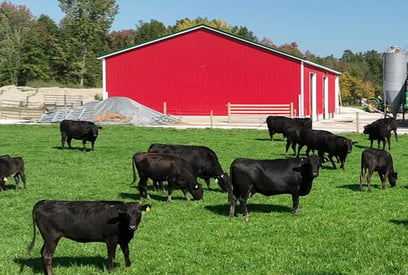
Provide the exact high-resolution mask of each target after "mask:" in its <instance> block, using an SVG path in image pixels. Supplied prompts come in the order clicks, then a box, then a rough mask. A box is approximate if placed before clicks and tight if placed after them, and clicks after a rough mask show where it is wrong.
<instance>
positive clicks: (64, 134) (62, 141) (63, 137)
mask: <svg viewBox="0 0 408 275" xmlns="http://www.w3.org/2000/svg"><path fill="white" fill-rule="evenodd" d="M66 139H67V134H66V133H65V132H61V148H62V149H64V147H65V140H66Z"/></svg>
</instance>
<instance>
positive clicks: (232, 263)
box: [0, 124, 408, 274]
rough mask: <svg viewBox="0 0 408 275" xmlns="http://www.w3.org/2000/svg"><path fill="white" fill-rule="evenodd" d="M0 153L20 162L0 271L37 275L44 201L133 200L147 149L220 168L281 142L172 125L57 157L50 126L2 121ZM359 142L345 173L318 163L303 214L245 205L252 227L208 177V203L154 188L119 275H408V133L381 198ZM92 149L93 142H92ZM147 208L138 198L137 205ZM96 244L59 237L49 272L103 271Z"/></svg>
mask: <svg viewBox="0 0 408 275" xmlns="http://www.w3.org/2000/svg"><path fill="white" fill-rule="evenodd" d="M0 129H1V131H0V141H1V142H0V144H1V147H0V149H1V150H0V154H10V155H12V156H21V157H23V158H24V160H25V165H26V175H27V185H28V188H27V189H26V190H23V189H20V190H18V191H14V190H13V188H14V180H13V179H12V178H10V179H9V182H8V184H7V188H6V191H4V192H2V193H0V205H1V209H2V211H1V212H2V214H1V215H0V236H1V242H0V251H1V253H0V270H1V271H0V273H1V274H17V273H21V274H33V273H34V274H40V273H42V266H41V258H40V248H41V245H42V238H41V236H40V234H39V233H38V231H37V241H36V244H35V246H34V249H33V251H32V253H31V255H26V253H25V249H26V247H27V245H28V244H29V242H30V241H31V238H32V219H31V210H32V207H33V205H34V204H35V203H36V202H37V201H38V200H41V199H61V200H124V201H135V200H136V201H138V200H139V195H138V192H137V189H136V186H135V185H130V184H129V183H130V182H131V181H132V170H131V157H132V155H133V154H134V153H135V152H138V151H146V150H147V148H148V147H149V145H150V144H151V143H177V144H193V145H205V146H208V147H210V148H212V149H213V150H214V151H215V152H216V153H217V155H218V157H219V160H220V163H221V165H222V167H223V168H224V170H226V171H228V170H229V165H230V163H231V162H232V161H233V159H234V158H237V157H249V158H259V159H267V158H284V154H283V153H284V144H285V142H284V140H283V139H282V137H281V135H276V137H275V138H276V140H274V141H273V142H271V141H270V140H269V137H268V133H267V131H264V130H223V129H187V130H181V129H169V128H144V127H134V126H116V125H104V127H103V129H102V131H101V132H100V135H99V137H98V139H97V141H96V144H95V151H88V152H82V151H81V150H80V149H79V148H81V142H80V141H76V140H73V141H72V145H73V147H74V149H72V150H67V149H66V150H61V149H60V135H59V129H58V125H57V124H53V125H0ZM343 136H346V137H349V138H352V139H353V140H355V141H358V144H357V145H356V146H355V147H354V148H353V152H352V153H351V154H350V155H349V156H348V158H347V161H346V165H345V170H344V171H341V170H338V169H337V170H334V169H332V168H331V165H330V163H325V164H323V167H322V168H321V169H320V175H319V177H317V178H316V179H315V180H314V183H313V188H312V191H311V193H310V194H309V195H308V196H305V197H301V198H300V203H299V215H298V216H294V215H293V214H292V211H291V206H292V201H291V197H290V195H277V196H271V197H265V196H262V195H259V194H255V195H254V196H253V197H251V198H249V200H248V211H249V215H250V219H249V221H248V222H246V221H244V220H243V218H242V212H241V208H240V206H239V204H238V205H237V209H236V214H237V216H236V217H234V218H229V217H228V216H227V215H228V210H229V206H228V203H227V195H226V193H222V192H221V191H219V189H218V188H217V184H216V183H215V182H214V181H213V180H212V182H211V190H207V189H206V187H205V184H204V182H203V181H201V182H202V183H203V184H204V185H203V187H204V190H205V191H204V199H203V200H201V201H185V200H184V199H183V196H182V192H181V191H180V190H175V191H174V192H173V202H171V203H166V195H165V194H164V193H162V192H159V191H158V192H153V191H150V194H151V197H152V200H150V201H149V202H148V203H149V204H151V205H152V210H151V211H150V212H147V213H143V218H142V222H141V224H140V226H139V229H138V230H137V232H136V234H135V237H134V239H133V240H132V241H131V242H130V244H129V246H130V259H131V261H132V266H131V267H129V268H126V267H125V264H124V260H123V255H122V252H121V251H120V249H119V248H118V249H117V256H116V264H115V271H114V272H115V273H116V274H125V273H126V274H127V273H129V274H143V273H147V274H194V273H195V274H406V273H408V261H407V259H408V247H407V245H408V234H407V229H408V217H407V216H408V214H407V195H408V184H407V180H406V177H405V174H406V171H407V170H408V161H407V143H408V137H407V136H405V135H404V136H400V138H399V141H398V142H395V140H394V139H393V140H392V150H391V153H392V155H393V158H394V167H395V170H396V171H397V172H398V173H399V180H398V181H397V186H396V187H395V188H390V186H389V185H388V184H387V188H386V190H381V185H380V181H379V178H378V175H377V174H375V175H374V176H373V178H372V192H370V193H368V192H367V191H366V190H367V187H366V185H365V186H364V191H363V192H360V191H359V190H358V185H359V169H360V156H361V152H362V150H363V149H364V148H366V147H367V146H369V141H368V140H367V136H365V135H363V134H343ZM88 148H89V145H88ZM142 202H143V203H146V201H145V200H143V201H142ZM105 258H106V247H105V245H104V244H102V243H85V244H83V243H77V242H73V241H71V240H68V239H62V240H61V241H60V243H59V245H58V246H57V250H56V253H55V255H54V261H53V269H54V272H55V273H56V274H99V273H101V272H106V266H105Z"/></svg>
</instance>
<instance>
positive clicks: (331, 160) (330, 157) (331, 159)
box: [329, 155, 336, 169]
mask: <svg viewBox="0 0 408 275" xmlns="http://www.w3.org/2000/svg"><path fill="white" fill-rule="evenodd" d="M329 160H330V162H331V164H332V166H333V168H334V169H336V164H335V163H334V160H333V155H329Z"/></svg>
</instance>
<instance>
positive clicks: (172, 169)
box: [132, 152, 203, 202]
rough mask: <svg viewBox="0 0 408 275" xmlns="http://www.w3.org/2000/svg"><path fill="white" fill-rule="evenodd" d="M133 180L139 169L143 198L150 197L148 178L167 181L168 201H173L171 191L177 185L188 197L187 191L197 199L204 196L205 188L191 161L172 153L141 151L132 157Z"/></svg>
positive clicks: (140, 189)
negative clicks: (196, 175) (194, 171)
mask: <svg viewBox="0 0 408 275" xmlns="http://www.w3.org/2000/svg"><path fill="white" fill-rule="evenodd" d="M132 168H133V182H132V183H134V182H135V181H136V172H135V170H137V172H138V174H139V177H140V180H139V192H140V197H141V198H146V199H150V196H149V194H148V193H147V180H148V179H149V178H150V179H152V180H153V181H167V183H168V188H167V201H168V202H170V201H171V193H172V192H173V189H174V188H175V187H179V188H180V189H181V191H182V192H183V194H184V198H185V199H186V200H189V198H188V197H187V191H188V192H190V194H191V195H192V196H193V198H194V199H196V200H201V199H202V198H203V188H202V186H201V184H199V183H197V177H195V176H194V174H193V171H192V168H191V165H190V163H188V162H187V161H185V160H184V159H182V158H179V157H177V156H174V155H170V154H161V153H144V152H139V153H136V154H134V155H133V157H132Z"/></svg>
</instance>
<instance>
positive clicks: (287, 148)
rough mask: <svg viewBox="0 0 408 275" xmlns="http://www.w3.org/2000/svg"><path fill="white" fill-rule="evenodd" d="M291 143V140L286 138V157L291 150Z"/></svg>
mask: <svg viewBox="0 0 408 275" xmlns="http://www.w3.org/2000/svg"><path fill="white" fill-rule="evenodd" d="M290 144H291V141H289V140H286V146H285V157H286V156H287V155H288V150H289V147H290Z"/></svg>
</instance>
